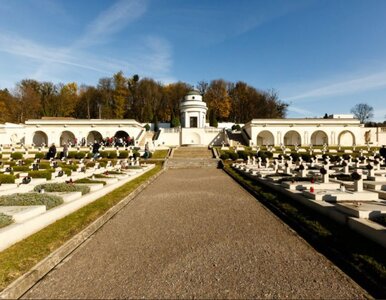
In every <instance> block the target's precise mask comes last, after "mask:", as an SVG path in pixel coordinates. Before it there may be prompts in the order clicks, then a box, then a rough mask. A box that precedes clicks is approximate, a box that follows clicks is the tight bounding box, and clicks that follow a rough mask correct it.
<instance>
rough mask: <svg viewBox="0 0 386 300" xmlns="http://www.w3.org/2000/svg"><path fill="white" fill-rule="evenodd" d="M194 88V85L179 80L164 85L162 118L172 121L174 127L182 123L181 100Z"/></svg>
mask: <svg viewBox="0 0 386 300" xmlns="http://www.w3.org/2000/svg"><path fill="white" fill-rule="evenodd" d="M190 90H192V86H191V85H189V84H187V83H184V82H180V81H179V82H177V83H171V84H168V85H166V86H165V87H163V103H162V107H161V110H160V120H162V121H164V122H170V123H171V126H172V127H177V126H179V125H180V102H181V100H182V99H183V98H184V96H185V95H186V94H187V93H188V92H189V91H190Z"/></svg>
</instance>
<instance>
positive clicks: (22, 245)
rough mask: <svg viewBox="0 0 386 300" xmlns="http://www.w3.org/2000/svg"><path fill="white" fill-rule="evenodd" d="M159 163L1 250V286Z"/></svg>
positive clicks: (95, 216) (128, 190)
mask: <svg viewBox="0 0 386 300" xmlns="http://www.w3.org/2000/svg"><path fill="white" fill-rule="evenodd" d="M161 168H162V167H161V166H160V165H157V166H155V168H154V169H152V170H150V171H148V172H147V173H145V174H143V175H142V176H140V177H138V178H135V179H134V180H132V181H130V182H128V183H127V184H125V185H123V186H122V187H120V188H118V189H116V190H114V191H113V192H111V193H109V194H107V195H105V196H103V197H101V198H99V199H98V200H96V201H94V202H92V203H90V204H89V205H87V206H85V207H83V208H81V209H79V210H78V211H76V212H74V213H72V214H70V215H68V216H66V217H64V218H63V219H60V220H58V221H56V222H55V223H53V224H51V225H49V226H47V227H46V228H44V229H42V230H41V231H39V232H37V233H35V234H33V235H31V236H30V237H28V238H26V239H24V240H22V241H20V242H18V243H17V244H15V245H13V246H11V247H9V248H8V249H6V250H4V251H2V252H0V290H3V289H4V288H5V287H6V286H7V285H8V284H10V283H11V282H12V281H14V280H15V279H16V278H18V277H19V276H21V275H22V274H24V273H26V272H27V271H28V270H30V269H31V268H32V267H33V266H34V265H35V264H37V263H38V262H39V261H41V260H42V259H43V258H45V257H46V256H47V255H49V254H50V253H51V252H53V251H54V250H56V249H57V248H59V247H60V246H62V245H63V244H64V243H65V242H67V241H68V240H69V239H71V238H72V237H73V236H74V235H76V234H77V233H79V232H80V231H82V230H83V229H84V228H86V227H87V226H88V225H89V224H90V223H92V222H93V221H95V220H96V219H98V218H99V217H100V216H101V215H103V214H104V213H105V212H106V211H107V210H109V209H110V208H111V207H113V206H114V205H115V204H117V203H118V202H120V201H121V200H122V199H123V198H124V197H126V196H127V195H129V194H130V193H131V192H132V191H133V190H134V189H135V188H137V187H138V186H139V185H140V184H142V183H143V182H145V181H146V180H148V179H149V178H150V177H151V176H153V175H155V174H156V173H158V172H159V171H160V170H161Z"/></svg>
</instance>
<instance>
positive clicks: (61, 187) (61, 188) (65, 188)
mask: <svg viewBox="0 0 386 300" xmlns="http://www.w3.org/2000/svg"><path fill="white" fill-rule="evenodd" d="M41 189H44V191H45V192H82V195H84V194H87V193H89V192H90V187H88V186H86V185H76V184H67V183H44V184H39V185H37V186H35V188H34V191H35V192H39V191H40V190H41Z"/></svg>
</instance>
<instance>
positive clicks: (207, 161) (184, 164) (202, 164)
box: [167, 158, 218, 169]
mask: <svg viewBox="0 0 386 300" xmlns="http://www.w3.org/2000/svg"><path fill="white" fill-rule="evenodd" d="M217 165H218V160H217V159H214V158H190V159H182V158H179V159H177V158H174V159H169V160H168V162H167V167H168V168H170V169H183V168H217Z"/></svg>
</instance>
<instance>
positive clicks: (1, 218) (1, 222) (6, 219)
mask: <svg viewBox="0 0 386 300" xmlns="http://www.w3.org/2000/svg"><path fill="white" fill-rule="evenodd" d="M12 223H13V219H12V217H11V216H8V215H5V214H3V213H0V228H2V227H5V226H8V225H10V224H12Z"/></svg>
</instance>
